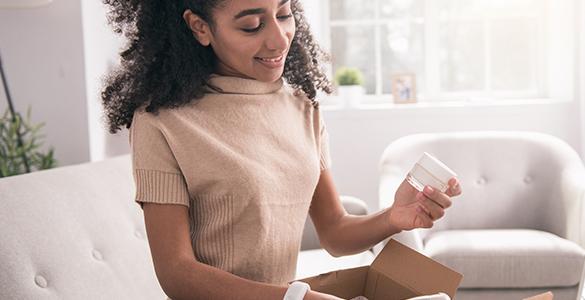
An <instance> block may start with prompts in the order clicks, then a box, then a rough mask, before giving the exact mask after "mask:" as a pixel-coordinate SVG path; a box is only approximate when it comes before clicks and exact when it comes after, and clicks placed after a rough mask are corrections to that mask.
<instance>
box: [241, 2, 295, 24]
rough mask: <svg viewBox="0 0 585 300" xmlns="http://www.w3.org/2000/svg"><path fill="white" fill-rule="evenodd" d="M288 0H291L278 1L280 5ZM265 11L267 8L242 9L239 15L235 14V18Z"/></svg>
mask: <svg viewBox="0 0 585 300" xmlns="http://www.w3.org/2000/svg"><path fill="white" fill-rule="evenodd" d="M288 1H289V0H280V2H279V3H278V7H281V6H283V5H285V4H286V3H287V2H288ZM265 12H266V10H265V9H264V8H251V9H245V10H242V11H241V12H239V13H238V14H237V15H235V16H234V20H237V19H239V18H241V17H245V16H249V15H260V14H263V13H265Z"/></svg>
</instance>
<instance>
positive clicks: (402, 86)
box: [390, 73, 416, 104]
mask: <svg viewBox="0 0 585 300" xmlns="http://www.w3.org/2000/svg"><path fill="white" fill-rule="evenodd" d="M390 80H391V88H392V97H393V98H394V103H397V104H402V103H416V76H415V75H414V74H413V73H400V74H393V75H392V76H391V78H390Z"/></svg>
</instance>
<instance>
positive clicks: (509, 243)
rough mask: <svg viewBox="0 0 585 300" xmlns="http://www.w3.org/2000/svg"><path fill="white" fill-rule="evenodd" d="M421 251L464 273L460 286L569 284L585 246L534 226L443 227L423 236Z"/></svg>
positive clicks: (575, 278)
mask: <svg viewBox="0 0 585 300" xmlns="http://www.w3.org/2000/svg"><path fill="white" fill-rule="evenodd" d="M424 253H425V254H427V255H428V256H429V257H432V258H433V259H435V260H437V261H439V262H441V263H443V264H446V265H448V266H450V267H451V268H453V269H455V270H457V271H458V272H460V273H462V274H465V276H464V278H463V281H462V283H461V286H460V287H461V288H531V287H541V288H542V287H570V286H575V285H576V284H578V283H579V281H580V280H581V271H582V270H583V264H584V262H585V250H583V249H582V248H581V247H579V246H578V245H577V244H576V243H574V242H571V241H569V240H566V239H563V238H560V237H558V236H556V235H554V234H551V233H548V232H543V231H537V230H520V229H517V230H510V229H507V230H446V231H438V232H434V233H431V234H429V235H428V236H427V237H426V238H425V246H424Z"/></svg>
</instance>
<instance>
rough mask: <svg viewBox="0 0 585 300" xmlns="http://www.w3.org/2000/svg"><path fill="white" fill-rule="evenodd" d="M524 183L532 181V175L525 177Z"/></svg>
mask: <svg viewBox="0 0 585 300" xmlns="http://www.w3.org/2000/svg"><path fill="white" fill-rule="evenodd" d="M524 183H526V184H530V183H532V177H530V176H526V177H524Z"/></svg>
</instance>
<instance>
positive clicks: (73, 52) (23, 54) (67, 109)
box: [0, 1, 89, 165]
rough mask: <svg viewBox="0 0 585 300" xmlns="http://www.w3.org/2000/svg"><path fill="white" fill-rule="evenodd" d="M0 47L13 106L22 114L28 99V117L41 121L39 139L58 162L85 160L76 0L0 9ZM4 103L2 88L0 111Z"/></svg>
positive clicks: (86, 146) (85, 130)
mask: <svg viewBox="0 0 585 300" xmlns="http://www.w3.org/2000/svg"><path fill="white" fill-rule="evenodd" d="M0 52H1V54H2V59H3V62H4V68H5V72H6V75H7V79H8V85H9V87H10V92H11V95H12V98H13V102H14V104H15V108H16V109H17V110H18V111H20V112H21V113H25V112H26V108H27V107H28V105H29V104H30V105H31V106H32V120H33V122H34V123H39V122H45V124H46V125H45V127H44V129H43V132H44V133H45V135H46V139H45V140H46V142H45V144H46V145H52V146H54V147H55V155H56V158H57V159H58V161H59V164H60V165H68V164H73V163H80V162H85V161H88V160H89V137H88V126H87V105H86V100H85V96H86V92H85V74H84V71H83V44H82V31H81V7H80V3H79V1H55V2H53V3H52V4H51V5H50V6H47V7H42V8H35V9H11V10H9V9H4V10H2V9H0ZM6 108H7V104H6V97H5V95H4V91H3V89H2V91H1V92H0V110H1V111H2V112H4V110H5V109H6Z"/></svg>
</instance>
